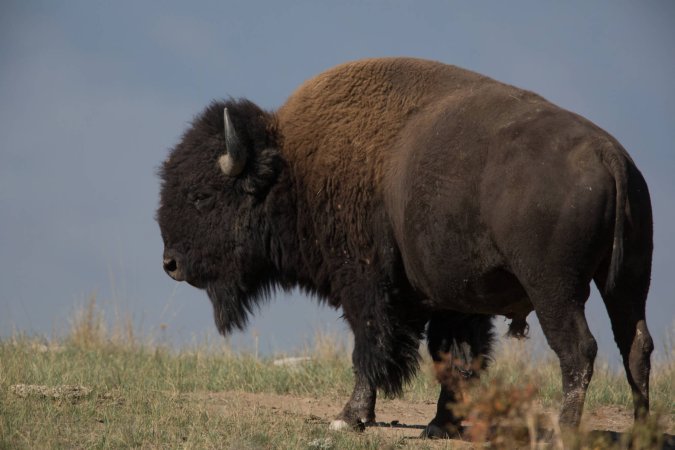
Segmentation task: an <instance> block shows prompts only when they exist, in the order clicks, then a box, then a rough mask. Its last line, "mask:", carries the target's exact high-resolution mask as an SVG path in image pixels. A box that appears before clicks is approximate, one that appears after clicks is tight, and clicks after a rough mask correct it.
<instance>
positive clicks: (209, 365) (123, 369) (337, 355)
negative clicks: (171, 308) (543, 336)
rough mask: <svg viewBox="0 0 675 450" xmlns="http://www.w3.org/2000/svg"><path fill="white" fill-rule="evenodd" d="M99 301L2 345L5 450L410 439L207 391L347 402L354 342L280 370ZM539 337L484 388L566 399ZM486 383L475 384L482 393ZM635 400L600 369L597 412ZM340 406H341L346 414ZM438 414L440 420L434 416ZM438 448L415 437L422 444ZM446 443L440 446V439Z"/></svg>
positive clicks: (655, 381) (413, 396) (658, 397)
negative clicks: (162, 335)
mask: <svg viewBox="0 0 675 450" xmlns="http://www.w3.org/2000/svg"><path fill="white" fill-rule="evenodd" d="M102 324H103V321H102V318H101V317H100V315H99V313H98V312H97V310H96V309H95V305H93V304H92V305H90V307H89V308H87V309H86V310H84V311H83V312H82V313H80V315H79V317H76V318H75V319H74V322H73V325H72V330H71V332H70V333H69V334H68V336H66V337H64V338H62V339H59V340H55V341H53V342H48V343H44V342H39V341H36V340H35V339H31V338H28V337H16V338H13V339H8V340H3V341H0V448H8V449H9V448H12V449H14V448H120V447H124V448H126V447H149V448H160V447H161V448H167V447H168V448H233V449H234V448H237V449H247V448H279V449H282V448H289V449H290V448H373V449H375V448H388V447H389V448H397V447H401V446H406V445H409V443H407V442H404V441H401V440H400V439H399V440H397V438H393V437H387V436H380V435H377V434H369V433H366V434H358V433H332V432H330V431H329V430H328V429H327V425H326V423H324V422H322V421H318V422H317V421H312V420H308V419H307V418H306V417H300V416H293V415H284V414H278V413H275V411H270V410H265V409H263V408H257V409H256V408H252V407H249V406H248V405H245V404H242V405H235V407H234V410H233V411H228V414H223V413H221V412H219V411H217V410H214V408H212V407H210V405H209V402H208V399H207V398H206V396H205V395H203V394H205V393H209V392H222V391H228V390H236V391H245V392H253V393H259V392H267V393H275V394H292V395H297V396H303V397H314V398H330V399H336V398H342V399H346V397H348V396H349V394H350V393H351V389H352V386H353V384H352V383H353V375H352V371H351V367H350V366H351V364H350V357H349V354H348V352H347V349H346V348H345V347H344V345H339V344H337V343H336V341H335V340H331V339H330V338H326V337H322V336H319V337H318V338H317V339H316V340H315V343H314V346H313V347H312V348H308V349H306V350H304V351H303V352H302V353H304V354H307V355H311V356H312V360H311V361H310V362H308V363H306V364H304V365H303V366H302V370H294V369H292V368H288V367H277V366H275V365H273V364H272V360H271V359H270V358H256V357H255V356H253V355H251V354H237V353H234V352H232V351H231V350H230V349H229V348H228V347H226V346H225V345H224V344H223V345H207V344H205V345H203V346H201V347H199V346H197V347H195V348H193V349H190V350H184V351H175V350H172V349H169V348H166V347H162V346H156V345H150V344H142V343H139V342H138V339H137V338H135V335H134V333H133V332H132V330H131V328H130V327H128V326H126V325H124V326H122V327H117V328H116V329H114V330H113V331H112V332H107V331H106V330H105V327H103V325H102ZM527 345H528V344H526V343H525V344H522V343H518V342H516V343H511V344H509V345H508V346H506V347H505V348H502V349H500V350H499V351H498V352H497V355H498V356H497V360H496V361H495V362H494V364H493V366H492V368H491V370H490V371H489V372H488V375H487V376H484V377H483V379H482V380H481V384H482V385H483V386H482V387H483V388H484V387H485V386H489V385H493V384H494V383H496V382H497V381H499V382H500V383H502V385H503V386H504V387H505V388H506V389H509V388H515V387H518V386H522V385H523V384H525V383H528V382H529V383H532V384H533V385H535V386H538V388H539V389H538V399H539V401H541V403H543V404H544V406H555V405H556V404H557V402H558V400H559V397H560V377H559V369H558V367H557V362H555V361H554V360H552V359H549V360H544V361H542V362H540V363H538V364H532V362H531V361H529V360H528V359H527V357H526V355H529V354H530V353H529V351H528V350H527V347H526V346H527ZM422 367H423V370H422V371H421V372H420V374H419V376H418V377H417V378H416V379H415V380H414V381H413V382H412V383H411V385H410V386H409V387H408V388H407V390H406V393H405V394H404V399H408V400H410V401H422V400H435V398H436V396H437V392H438V386H437V384H436V382H435V380H434V377H433V375H432V373H431V364H429V363H428V361H426V362H423V363H422ZM673 379H675V364H674V363H673V358H672V357H671V358H670V359H669V360H668V361H665V362H662V363H660V364H658V365H657V366H656V367H655V368H654V371H653V377H652V405H653V409H655V410H657V411H660V412H661V413H662V414H666V415H672V414H675V403H674V398H675V393H674V392H673V386H672V380H673ZM18 384H26V385H42V386H50V387H55V386H62V385H82V386H86V387H87V388H90V389H91V393H90V394H89V395H87V396H85V397H83V398H80V399H67V398H60V399H54V398H50V397H42V396H39V395H28V396H26V397H21V396H19V395H16V394H15V393H14V392H12V388H11V387H12V386H14V385H18ZM480 388H481V386H477V387H476V389H479V390H480ZM607 404H612V405H622V406H627V407H630V406H631V399H630V392H629V389H628V385H627V383H626V381H625V379H624V376H623V375H622V374H620V373H615V372H613V371H611V370H609V369H607V368H606V367H605V368H603V367H600V368H598V369H596V374H595V376H594V378H593V382H592V384H591V387H590V391H589V394H588V398H587V403H586V405H587V407H588V408H591V409H592V408H594V407H596V406H599V405H607ZM337 412H338V411H336V413H337ZM429 419H430V418H429ZM430 445H432V443H425V442H424V441H416V442H415V447H416V448H425V447H427V446H430ZM433 445H434V448H438V444H433Z"/></svg>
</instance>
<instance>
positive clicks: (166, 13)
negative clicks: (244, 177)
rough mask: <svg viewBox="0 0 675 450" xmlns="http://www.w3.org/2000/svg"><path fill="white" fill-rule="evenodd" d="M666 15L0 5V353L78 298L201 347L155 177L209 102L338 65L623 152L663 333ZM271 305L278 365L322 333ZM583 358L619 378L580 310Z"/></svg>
mask: <svg viewBox="0 0 675 450" xmlns="http://www.w3.org/2000/svg"><path fill="white" fill-rule="evenodd" d="M674 49H675V3H674V2H672V1H670V0H664V1H660V2H659V1H647V2H635V1H616V0H607V1H593V2H587V1H566V2H542V1H538V0H537V1H514V2H504V1H481V2H469V1H467V2H451V1H426V2H421V1H418V2H415V1H364V0H362V1H351V0H350V1H317V0H307V1H269V2H261V1H246V2H237V3H234V2H227V1H213V2H199V3H197V2H154V3H150V2H144V1H115V2H107V1H92V0H86V1H79V2H78V1H69V2H51V1H45V2H38V1H8V0H2V2H1V3H0V335H2V336H7V335H9V334H11V333H14V332H25V333H30V334H45V335H50V334H52V333H53V332H57V333H58V332H63V331H64V330H65V329H67V327H68V321H69V318H70V317H71V316H72V312H73V309H74V308H75V307H76V305H78V304H82V303H83V302H84V300H85V299H86V298H87V297H88V296H89V295H92V294H95V295H96V296H97V298H98V301H99V303H100V304H102V305H103V306H104V307H105V308H106V309H108V310H109V311H115V310H117V311H119V312H122V313H131V314H132V315H133V317H134V320H135V322H136V324H137V325H138V326H139V327H140V328H141V329H142V330H143V331H144V332H146V333H149V334H153V335H157V334H158V333H159V331H158V330H159V327H160V324H165V325H166V331H165V333H166V334H168V335H169V336H170V337H171V338H172V339H173V340H174V342H179V343H184V342H189V341H190V340H191V339H193V336H201V335H203V334H204V333H206V332H209V333H210V332H213V331H214V330H215V327H214V325H213V320H212V316H211V305H210V303H209V301H208V299H207V297H206V295H205V294H204V293H203V292H201V291H198V290H196V289H194V288H192V287H190V286H188V285H186V284H176V283H175V282H173V281H172V280H170V279H169V278H168V277H167V276H166V275H165V274H164V272H163V270H162V265H161V260H162V241H161V238H160V234H159V229H158V227H157V224H156V223H155V221H154V219H153V216H154V212H155V209H156V207H157V204H158V184H159V183H158V179H157V176H156V170H157V167H158V166H159V164H160V162H161V161H162V160H163V158H164V157H165V156H166V154H167V152H168V150H169V149H170V148H171V146H172V145H174V144H175V143H176V142H177V140H178V138H179V136H180V134H181V133H182V131H183V130H184V128H185V127H186V126H187V124H188V123H189V121H190V120H191V118H192V117H193V115H195V114H196V113H197V112H199V111H200V110H201V108H203V107H204V106H205V105H206V104H207V103H208V102H209V101H210V100H212V99H214V98H224V97H227V96H234V97H248V98H250V99H251V100H253V101H255V102H257V103H258V104H259V105H261V106H262V107H264V108H268V109H273V108H276V107H278V106H279V105H280V104H282V103H283V102H284V100H285V99H286V98H287V97H288V95H289V94H290V93H291V92H292V91H293V90H294V89H295V88H296V87H297V86H298V85H299V84H300V83H301V82H302V81H303V80H305V79H307V78H309V77H310V76H312V75H314V74H316V73H318V72H320V71H322V70H325V69H327V68H329V67H331V66H333V65H336V64H339V63H342V62H344V61H347V60H353V59H357V58H362V57H372V56H395V55H405V56H415V57H421V58H429V59H434V60H439V61H443V62H446V63H451V64H455V65H459V66H462V67H465V68H468V69H472V70H475V71H478V72H482V73H484V74H486V75H489V76H491V77H493V78H496V79H499V80H501V81H505V82H508V83H511V84H514V85H516V86H519V87H524V88H527V89H530V90H533V91H536V92H538V93H539V94H541V95H543V96H544V97H546V98H548V99H549V100H551V101H553V102H554V103H557V104H558V105H560V106H562V107H564V108H567V109H570V110H572V111H574V112H577V113H580V114H581V115H583V116H585V117H587V118H589V119H590V120H592V121H593V122H595V123H596V124H598V125H599V126H601V127H603V128H604V129H606V130H607V131H608V132H610V133H611V134H613V135H614V136H615V137H616V138H617V139H619V141H621V143H622V144H623V145H624V146H625V147H626V148H627V149H628V151H629V152H630V153H631V155H632V157H633V158H634V160H635V162H636V163H637V165H638V167H639V168H640V170H641V171H642V173H643V174H644V176H645V178H646V179H647V182H648V184H649V187H650V190H651V194H652V200H653V206H654V215H655V247H656V248H655V254H654V271H653V282H652V290H651V295H650V298H649V302H648V308H647V309H648V311H647V313H648V314H647V315H648V323H649V326H650V329H651V331H652V334H653V335H654V337H655V338H656V340H657V349H659V350H660V351H662V349H663V340H664V339H665V336H666V334H667V332H668V331H669V330H672V329H673V320H674V315H675V295H674V294H673V292H674V288H673V281H674V278H675V276H674V275H675V239H674V238H673V235H674V231H675V201H674V200H673V199H674V198H675V181H674V180H675V57H674V56H673V55H674V54H675V53H674V51H675V50H674ZM315 305H316V302H314V301H311V300H309V299H307V298H304V297H302V296H300V295H298V294H294V295H291V296H285V295H280V296H278V297H277V298H275V299H274V300H273V301H272V302H271V304H270V305H269V306H266V307H264V308H262V309H261V311H260V312H259V313H258V314H257V316H256V318H255V320H254V321H253V322H252V323H251V327H250V328H249V330H248V331H247V332H245V333H244V334H243V335H238V337H235V340H236V341H238V342H240V343H241V342H248V341H249V340H250V336H252V335H253V334H254V333H255V334H258V335H259V337H260V342H261V345H262V347H263V350H265V351H270V350H288V349H290V348H292V347H293V346H297V345H298V344H299V343H300V342H302V341H303V339H306V338H308V337H311V336H312V335H313V334H314V332H315V330H317V329H323V330H325V329H329V330H332V331H339V330H343V329H344V326H343V324H342V321H341V319H339V313H338V312H335V311H332V310H329V309H326V308H319V307H318V306H315ZM587 311H588V312H587V315H588V317H589V323H590V326H591V329H592V331H593V333H594V334H595V336H596V338H597V339H598V341H599V343H600V348H601V351H602V352H603V353H604V355H605V357H606V358H608V359H609V360H610V361H612V362H616V361H618V360H619V356H618V352H617V351H616V350H615V346H614V344H613V341H612V337H611V333H610V332H609V321H608V319H607V315H606V313H605V311H604V307H603V306H602V302H601V301H600V300H599V297H598V296H597V295H596V294H595V293H594V294H593V296H592V298H591V300H590V301H589V305H588V308H587Z"/></svg>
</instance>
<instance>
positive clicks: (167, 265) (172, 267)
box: [164, 258, 178, 273]
mask: <svg viewBox="0 0 675 450" xmlns="http://www.w3.org/2000/svg"><path fill="white" fill-rule="evenodd" d="M176 269H178V264H176V260H175V259H171V258H164V270H166V272H167V273H172V272H175V271H176Z"/></svg>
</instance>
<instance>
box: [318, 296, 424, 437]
mask: <svg viewBox="0 0 675 450" xmlns="http://www.w3.org/2000/svg"><path fill="white" fill-rule="evenodd" d="M369 298H370V300H367V301H364V300H363V298H362V297H361V296H356V295H355V296H353V297H351V298H350V299H349V301H343V302H342V308H343V310H344V316H345V318H346V319H347V321H348V322H349V325H350V326H351V329H352V331H353V332H354V352H353V353H352V363H353V364H354V374H355V376H356V383H355V386H354V392H353V393H352V396H351V398H350V399H349V401H348V402H347V404H346V405H345V407H344V408H343V410H342V412H341V413H340V414H339V415H338V417H337V418H336V419H335V421H333V423H332V424H331V429H343V428H352V429H363V427H364V426H365V424H367V423H369V422H373V421H374V420H375V399H376V391H377V389H381V390H382V391H383V393H384V394H385V395H387V396H395V395H398V394H400V393H401V391H402V390H403V386H404V385H405V383H407V382H408V381H409V380H410V379H411V377H412V376H413V375H414V374H415V371H416V370H417V368H418V366H419V363H418V359H419V351H418V347H419V342H420V339H421V337H422V333H423V331H424V322H425V319H424V316H423V315H422V314H420V313H419V311H411V310H410V309H409V308H407V305H406V304H401V303H402V302H401V300H400V299H398V298H392V297H391V296H390V295H389V294H387V293H384V294H381V295H373V296H372V297H369ZM353 299H356V300H353Z"/></svg>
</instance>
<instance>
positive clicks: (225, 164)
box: [218, 108, 246, 177]
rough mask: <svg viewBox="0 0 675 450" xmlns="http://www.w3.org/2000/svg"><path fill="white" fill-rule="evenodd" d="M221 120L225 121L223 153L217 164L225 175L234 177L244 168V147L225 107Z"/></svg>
mask: <svg viewBox="0 0 675 450" xmlns="http://www.w3.org/2000/svg"><path fill="white" fill-rule="evenodd" d="M223 120H224V122H225V154H224V155H222V156H221V157H220V158H218V165H219V166H220V169H221V170H222V171H223V173H224V174H225V175H229V176H232V177H234V176H237V175H239V174H240V173H241V172H242V170H244V166H245V165H246V148H244V146H243V145H241V142H240V141H239V137H238V136H237V132H236V131H235V129H234V126H233V125H232V121H231V120H230V115H229V114H228V113H227V108H225V110H224V111H223Z"/></svg>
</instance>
